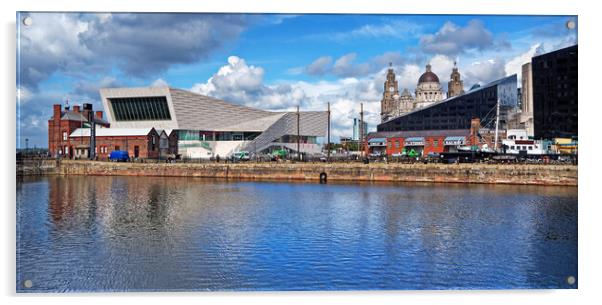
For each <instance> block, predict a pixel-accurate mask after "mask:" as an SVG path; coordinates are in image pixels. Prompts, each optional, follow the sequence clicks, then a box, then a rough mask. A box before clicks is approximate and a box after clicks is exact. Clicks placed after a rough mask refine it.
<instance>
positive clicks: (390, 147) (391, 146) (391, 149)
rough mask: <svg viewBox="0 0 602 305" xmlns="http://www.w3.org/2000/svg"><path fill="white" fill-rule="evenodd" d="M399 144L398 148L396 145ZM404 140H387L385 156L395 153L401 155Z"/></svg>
mask: <svg viewBox="0 0 602 305" xmlns="http://www.w3.org/2000/svg"><path fill="white" fill-rule="evenodd" d="M398 142H399V147H397V146H396V145H397V143H398ZM403 145H404V138H387V155H389V156H390V155H392V154H395V153H401V151H402V150H403Z"/></svg>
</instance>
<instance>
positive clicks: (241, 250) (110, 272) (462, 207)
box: [17, 177, 577, 291]
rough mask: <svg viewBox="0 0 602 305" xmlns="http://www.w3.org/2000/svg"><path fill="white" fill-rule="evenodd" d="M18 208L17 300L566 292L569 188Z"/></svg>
mask: <svg viewBox="0 0 602 305" xmlns="http://www.w3.org/2000/svg"><path fill="white" fill-rule="evenodd" d="M17 207H18V211H17V212H18V215H17V217H18V228H17V234H18V236H17V238H18V245H19V247H18V249H17V277H18V278H17V282H18V283H17V286H18V287H19V290H20V291H73V290H75V291H90V290H92V291H97V290H102V291H113V290H117V291H123V290H145V291H148V290H205V289H208V290H230V289H235V290H247V289H252V290H307V289H328V290H332V289H450V288H452V289H453V288H467V289H491V288H575V287H576V285H573V286H569V285H568V284H566V282H565V279H566V277H567V276H569V275H573V276H577V190H576V188H560V187H533V186H492V185H461V184H458V185H442V184H397V185H390V184H361V185H360V184H327V185H321V184H296V183H270V182H229V183H227V182H223V181H212V180H199V179H193V178H153V177H47V178H33V179H32V178H26V179H24V181H22V182H18V186H17ZM27 279H30V280H32V281H33V283H34V286H33V288H31V289H26V288H22V287H23V286H22V282H23V281H24V280H27Z"/></svg>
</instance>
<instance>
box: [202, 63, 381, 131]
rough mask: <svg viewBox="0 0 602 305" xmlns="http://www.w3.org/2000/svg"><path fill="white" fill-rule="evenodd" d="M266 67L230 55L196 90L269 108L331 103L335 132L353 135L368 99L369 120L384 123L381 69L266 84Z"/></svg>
mask: <svg viewBox="0 0 602 305" xmlns="http://www.w3.org/2000/svg"><path fill="white" fill-rule="evenodd" d="M263 76H264V70H263V69H262V68H261V67H256V66H252V65H251V66H250V65H247V64H246V62H245V60H244V59H242V58H239V57H236V56H231V57H229V58H228V64H226V65H224V66H222V67H221V68H220V69H219V70H218V72H217V73H215V74H214V75H213V76H212V77H211V78H209V79H208V80H207V81H206V82H203V83H198V84H195V85H194V86H193V87H192V89H191V90H192V91H194V92H197V93H200V94H204V95H209V96H214V97H217V98H220V99H224V100H226V101H228V102H232V103H238V104H242V105H246V106H250V107H257V108H260V109H267V110H280V111H282V110H289V111H290V110H294V109H295V107H296V106H297V105H300V106H301V109H302V110H316V111H317V110H321V111H324V110H326V108H327V103H328V102H330V103H331V113H332V135H333V137H337V136H350V135H351V132H352V129H351V127H352V124H353V118H354V117H358V116H359V108H360V102H363V103H364V112H365V120H366V121H367V122H368V124H369V125H370V126H371V128H372V129H374V128H375V126H376V124H378V123H380V97H381V95H382V92H381V91H380V90H381V89H380V87H381V86H382V84H378V82H375V79H376V78H379V79H380V78H381V77H382V76H381V75H380V73H376V74H371V75H369V76H367V77H364V78H361V79H358V78H354V77H348V78H341V79H338V80H335V81H323V80H322V81H317V82H305V81H292V82H282V83H279V84H273V85H266V84H264V83H263Z"/></svg>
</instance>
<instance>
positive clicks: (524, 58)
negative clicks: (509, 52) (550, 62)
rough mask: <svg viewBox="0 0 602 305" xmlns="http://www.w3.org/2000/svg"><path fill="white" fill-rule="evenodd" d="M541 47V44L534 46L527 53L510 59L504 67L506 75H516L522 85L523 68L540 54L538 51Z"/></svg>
mask: <svg viewBox="0 0 602 305" xmlns="http://www.w3.org/2000/svg"><path fill="white" fill-rule="evenodd" d="M541 47H542V45H541V44H539V43H538V44H534V45H532V46H531V47H530V48H529V50H527V51H526V52H524V53H522V54H520V55H518V56H516V57H514V58H512V59H510V60H509V61H508V62H507V63H506V65H505V67H504V71H505V72H506V75H512V74H516V75H517V76H518V83H519V85H520V83H521V79H522V73H521V71H522V66H523V65H524V64H526V63H528V62H531V58H532V57H533V56H535V54H536V53H537V52H538V50H540V49H541Z"/></svg>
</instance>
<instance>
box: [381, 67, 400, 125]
mask: <svg viewBox="0 0 602 305" xmlns="http://www.w3.org/2000/svg"><path fill="white" fill-rule="evenodd" d="M392 66H393V64H392V63H389V69H388V70H387V79H386V80H385V86H384V89H385V90H384V92H383V98H382V100H381V101H380V117H381V120H382V121H383V122H385V121H388V120H389V119H390V118H392V117H393V116H394V115H395V113H396V112H397V111H398V108H399V90H398V88H397V80H395V72H393V67H392Z"/></svg>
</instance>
